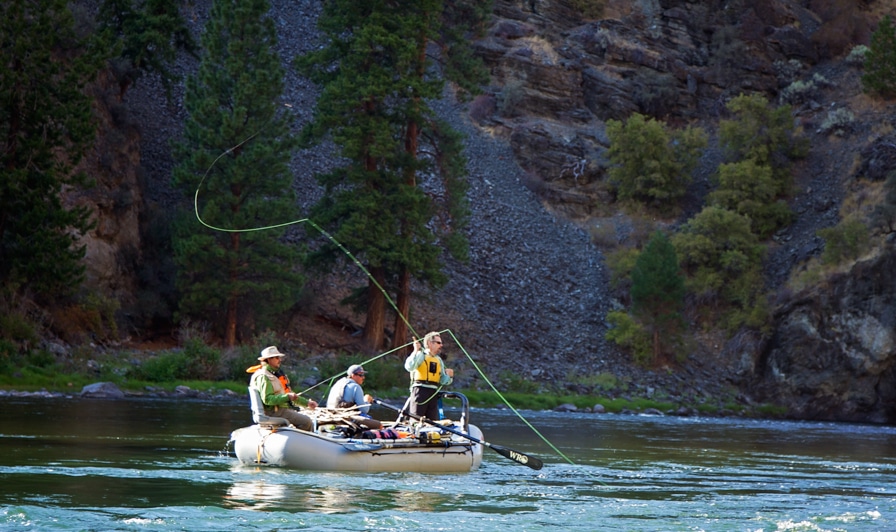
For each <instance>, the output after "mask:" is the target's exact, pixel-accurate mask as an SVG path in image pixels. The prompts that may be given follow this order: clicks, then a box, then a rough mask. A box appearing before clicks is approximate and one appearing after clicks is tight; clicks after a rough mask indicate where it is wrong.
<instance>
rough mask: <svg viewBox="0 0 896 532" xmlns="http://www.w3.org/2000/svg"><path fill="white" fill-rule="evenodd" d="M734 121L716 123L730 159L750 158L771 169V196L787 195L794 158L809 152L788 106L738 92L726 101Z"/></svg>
mask: <svg viewBox="0 0 896 532" xmlns="http://www.w3.org/2000/svg"><path fill="white" fill-rule="evenodd" d="M727 108H728V110H729V111H730V112H731V113H732V114H733V115H734V119H733V120H722V121H721V122H720V124H719V140H720V143H721V144H722V146H723V147H724V148H725V151H726V153H727V156H728V160H729V161H730V162H738V161H744V160H747V159H752V160H753V161H754V162H755V163H756V164H757V165H759V166H767V167H769V168H771V170H772V178H773V181H772V182H773V184H774V188H773V189H772V190H771V191H770V194H771V196H772V197H780V196H785V195H788V194H790V186H791V182H792V180H793V176H792V166H793V161H794V160H795V159H801V158H803V157H805V156H806V155H807V154H808V152H809V144H808V140H807V139H806V138H805V137H803V136H802V133H801V132H800V131H799V130H797V128H796V125H795V124H794V120H793V116H792V112H791V108H790V106H789V105H782V106H780V107H773V106H771V105H769V103H768V101H767V100H766V99H765V98H764V97H763V96H761V95H759V94H752V95H743V94H742V95H740V96H738V97H736V98H733V99H732V100H731V101H730V102H728V104H727Z"/></svg>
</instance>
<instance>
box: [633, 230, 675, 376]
mask: <svg viewBox="0 0 896 532" xmlns="http://www.w3.org/2000/svg"><path fill="white" fill-rule="evenodd" d="M684 294H685V288H684V276H683V275H682V273H681V270H680V267H679V265H678V255H677V254H676V253H675V247H674V246H673V245H672V243H671V242H670V241H669V239H668V238H667V237H666V235H665V234H664V233H663V232H662V231H657V232H656V233H654V234H653V236H652V237H651V238H650V241H649V242H648V243H647V246H645V248H644V250H643V251H642V252H641V253H640V255H638V259H637V261H636V262H635V268H634V270H632V287H631V297H632V313H633V314H634V315H635V316H636V317H637V318H638V319H639V320H640V321H641V323H642V324H644V326H645V327H646V329H647V330H648V331H649V332H650V333H651V336H652V338H653V357H654V360H656V359H658V358H659V357H660V355H662V354H663V353H664V352H666V351H668V350H669V347H670V345H669V344H672V343H674V342H675V341H676V338H677V337H678V334H679V330H680V328H681V324H682V316H681V309H682V305H683V302H684Z"/></svg>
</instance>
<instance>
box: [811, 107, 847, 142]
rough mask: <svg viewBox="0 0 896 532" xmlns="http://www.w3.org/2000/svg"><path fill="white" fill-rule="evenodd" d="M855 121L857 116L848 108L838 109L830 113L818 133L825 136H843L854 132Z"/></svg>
mask: <svg viewBox="0 0 896 532" xmlns="http://www.w3.org/2000/svg"><path fill="white" fill-rule="evenodd" d="M855 121H856V115H854V114H853V113H852V111H850V110H849V109H847V108H846V107H838V108H837V109H834V110H833V111H830V112H829V113H828V116H827V117H826V118H825V119H824V122H822V124H821V126H820V127H819V128H818V131H819V132H820V133H824V134H827V133H831V132H833V133H834V134H835V135H837V136H843V135H845V134H847V133H849V132H851V131H852V129H853V126H854V125H855Z"/></svg>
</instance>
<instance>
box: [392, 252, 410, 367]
mask: <svg viewBox="0 0 896 532" xmlns="http://www.w3.org/2000/svg"><path fill="white" fill-rule="evenodd" d="M395 304H396V306H397V307H398V313H397V314H396V316H395V335H394V336H393V337H392V348H393V349H395V348H397V347H398V346H401V345H404V344H406V343H407V341H408V315H409V314H410V311H411V273H410V271H408V269H407V268H402V269H401V275H399V277H398V298H397V300H396V302H395ZM408 349H410V348H408ZM398 354H409V352H408V353H398Z"/></svg>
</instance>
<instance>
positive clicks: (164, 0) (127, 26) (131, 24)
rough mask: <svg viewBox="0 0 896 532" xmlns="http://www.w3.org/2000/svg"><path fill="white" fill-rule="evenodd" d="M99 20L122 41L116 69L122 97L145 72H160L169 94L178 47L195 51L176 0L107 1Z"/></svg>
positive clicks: (194, 44)
mask: <svg viewBox="0 0 896 532" xmlns="http://www.w3.org/2000/svg"><path fill="white" fill-rule="evenodd" d="M99 21H100V28H101V29H108V30H110V31H111V32H112V33H113V34H114V35H115V36H116V37H117V39H118V40H119V44H120V50H121V55H120V57H119V58H118V61H114V62H113V63H114V67H115V68H114V69H113V70H114V72H115V74H116V76H117V78H118V83H119V86H120V87H121V98H124V94H125V92H126V91H127V90H128V88H129V87H130V86H131V85H133V84H134V83H136V82H137V80H138V79H139V78H140V77H141V76H142V75H143V74H144V73H156V74H159V77H160V78H161V80H162V84H163V85H164V86H165V90H166V91H167V92H168V95H169V97H170V91H171V84H172V82H173V81H174V80H175V79H176V76H175V75H174V74H173V73H172V71H171V65H172V64H173V63H174V60H175V59H176V57H177V52H178V50H185V51H187V52H189V53H191V54H195V52H196V43H195V42H194V41H193V37H192V36H191V35H190V31H189V29H188V28H187V23H186V21H185V20H184V18H183V16H182V15H181V13H180V9H179V7H178V2H177V0H104V1H103V4H102V6H100V14H99Z"/></svg>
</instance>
